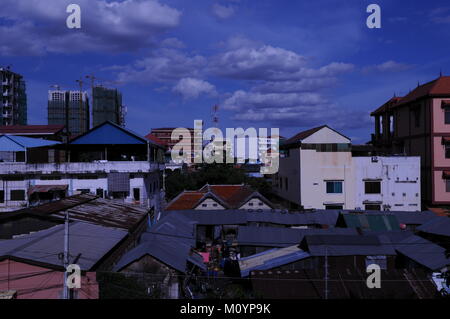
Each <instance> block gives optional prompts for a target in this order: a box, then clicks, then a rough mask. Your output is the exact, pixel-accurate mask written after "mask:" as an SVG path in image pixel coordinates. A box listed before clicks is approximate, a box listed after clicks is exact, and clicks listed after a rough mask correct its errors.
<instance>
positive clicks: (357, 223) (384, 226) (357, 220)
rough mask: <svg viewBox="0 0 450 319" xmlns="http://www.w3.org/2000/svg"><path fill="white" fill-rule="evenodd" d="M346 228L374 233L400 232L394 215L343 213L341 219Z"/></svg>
mask: <svg viewBox="0 0 450 319" xmlns="http://www.w3.org/2000/svg"><path fill="white" fill-rule="evenodd" d="M339 218H340V219H342V222H343V223H344V224H345V226H346V227H349V228H361V229H367V230H374V231H382V230H400V223H399V222H398V220H397V217H396V216H395V215H392V214H354V213H341V216H340V217H339Z"/></svg>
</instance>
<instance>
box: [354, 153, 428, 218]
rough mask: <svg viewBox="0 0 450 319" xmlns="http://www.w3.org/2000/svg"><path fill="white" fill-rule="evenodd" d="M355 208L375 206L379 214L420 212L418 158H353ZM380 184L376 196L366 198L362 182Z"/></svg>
mask: <svg viewBox="0 0 450 319" xmlns="http://www.w3.org/2000/svg"><path fill="white" fill-rule="evenodd" d="M353 163H354V167H355V178H356V180H355V191H356V197H355V200H356V202H355V207H356V208H358V209H365V206H366V205H368V204H379V205H380V206H381V210H392V211H395V210H399V211H420V210H421V192H420V158H419V157H376V161H374V158H372V157H354V158H353ZM376 180H378V181H380V183H381V193H380V194H366V193H365V182H366V181H376Z"/></svg>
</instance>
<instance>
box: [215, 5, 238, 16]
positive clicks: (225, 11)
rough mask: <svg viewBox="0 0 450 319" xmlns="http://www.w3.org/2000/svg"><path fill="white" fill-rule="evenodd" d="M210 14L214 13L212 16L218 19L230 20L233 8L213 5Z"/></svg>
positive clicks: (233, 11)
mask: <svg viewBox="0 0 450 319" xmlns="http://www.w3.org/2000/svg"><path fill="white" fill-rule="evenodd" d="M212 12H213V13H214V15H215V16H216V17H218V18H220V19H228V18H231V17H232V16H233V15H234V13H235V10H234V7H232V6H226V5H221V4H218V3H215V4H213V6H212Z"/></svg>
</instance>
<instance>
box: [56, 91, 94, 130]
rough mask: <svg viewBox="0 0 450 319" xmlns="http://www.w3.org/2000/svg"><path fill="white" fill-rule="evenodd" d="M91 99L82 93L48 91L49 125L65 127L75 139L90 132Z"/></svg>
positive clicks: (85, 93)
mask: <svg viewBox="0 0 450 319" xmlns="http://www.w3.org/2000/svg"><path fill="white" fill-rule="evenodd" d="M89 120H90V118H89V98H88V95H87V92H82V91H64V90H59V89H57V90H50V91H48V124H49V125H64V126H65V127H66V134H67V135H68V136H70V137H74V136H77V135H80V134H83V133H85V132H87V131H88V130H89V128H90V127H89Z"/></svg>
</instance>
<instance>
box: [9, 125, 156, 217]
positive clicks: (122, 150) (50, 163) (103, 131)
mask: <svg viewBox="0 0 450 319" xmlns="http://www.w3.org/2000/svg"><path fill="white" fill-rule="evenodd" d="M11 138H14V139H17V138H19V137H8V138H4V140H5V141H3V139H0V153H1V151H4V152H5V151H6V149H10V150H14V152H15V153H25V154H26V155H24V156H19V157H18V156H15V157H9V158H13V159H17V158H20V161H18V160H12V161H4V162H1V163H0V211H11V210H16V209H19V208H22V207H26V206H30V205H37V204H40V203H42V202H46V201H51V200H55V199H58V198H61V197H65V196H71V195H76V194H80V193H90V194H94V195H97V196H100V197H103V198H111V199H117V200H120V201H126V202H132V203H133V202H134V203H135V204H138V205H141V206H144V207H148V208H149V209H151V208H154V209H155V210H156V211H157V210H159V209H160V205H161V203H162V201H163V200H164V194H163V192H162V190H161V188H162V182H161V177H162V170H163V168H164V164H163V161H162V160H163V151H162V150H161V149H160V148H159V147H158V146H157V145H155V144H152V143H151V142H150V141H148V140H146V139H144V138H142V137H140V136H138V135H136V134H134V133H132V132H130V131H128V130H126V129H124V128H122V127H120V126H118V125H116V124H113V123H110V122H105V123H104V124H103V125H100V126H98V127H96V128H94V129H92V130H91V131H89V132H87V133H86V134H84V135H82V136H80V137H78V138H76V139H74V140H72V141H71V143H69V144H68V145H64V144H58V142H51V141H42V143H41V144H36V143H37V142H33V141H39V140H37V139H31V138H24V137H20V138H21V140H20V143H21V145H24V144H25V145H26V144H27V143H29V146H30V147H26V146H24V147H23V148H24V149H23V151H22V150H20V149H17V148H15V146H14V145H10V144H12V143H14V141H12V140H11ZM27 141H29V142H27ZM50 144H54V145H50ZM36 146H37V147H36ZM2 149H3V150H2ZM5 158H6V157H5ZM61 158H65V159H64V160H62V161H60V160H61ZM69 160H70V162H69Z"/></svg>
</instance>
